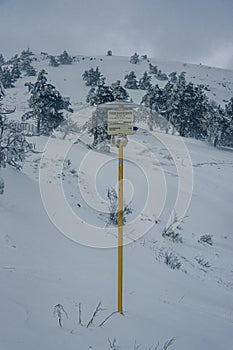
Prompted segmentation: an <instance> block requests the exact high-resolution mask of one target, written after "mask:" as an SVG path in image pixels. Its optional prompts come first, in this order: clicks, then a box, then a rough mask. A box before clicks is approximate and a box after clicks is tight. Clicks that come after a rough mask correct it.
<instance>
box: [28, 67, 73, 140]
mask: <svg viewBox="0 0 233 350" xmlns="http://www.w3.org/2000/svg"><path fill="white" fill-rule="evenodd" d="M46 75H47V73H46V72H45V70H42V71H40V72H39V74H38V77H37V81H36V83H35V84H31V85H30V93H31V97H30V98H29V101H28V102H29V107H30V108H31V110H30V111H29V112H27V113H25V114H24V115H23V116H22V120H27V119H30V118H33V119H35V120H36V121H37V132H38V134H40V133H42V134H45V135H48V134H50V133H51V132H52V131H53V130H54V129H55V128H56V127H57V126H58V125H59V124H60V123H61V122H62V121H63V120H64V117H63V112H62V110H67V111H69V112H73V110H72V109H71V108H70V101H69V98H67V97H62V96H61V94H60V92H59V91H57V90H56V88H55V86H53V85H52V84H48V83H47V78H46Z"/></svg>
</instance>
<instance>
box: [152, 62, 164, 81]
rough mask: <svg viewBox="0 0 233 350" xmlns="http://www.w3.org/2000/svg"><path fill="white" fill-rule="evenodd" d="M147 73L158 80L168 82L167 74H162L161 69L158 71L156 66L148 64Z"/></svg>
mask: <svg viewBox="0 0 233 350" xmlns="http://www.w3.org/2000/svg"><path fill="white" fill-rule="evenodd" d="M149 73H150V74H152V75H154V76H155V78H156V79H158V80H168V76H167V74H166V73H163V72H162V71H161V69H158V67H157V66H153V64H151V63H149Z"/></svg>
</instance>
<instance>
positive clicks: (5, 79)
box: [0, 67, 15, 89]
mask: <svg viewBox="0 0 233 350" xmlns="http://www.w3.org/2000/svg"><path fill="white" fill-rule="evenodd" d="M0 80H1V82H2V85H3V87H4V88H5V89H9V88H13V87H14V86H15V85H14V82H15V80H14V79H13V77H12V74H11V71H10V69H9V68H8V67H3V68H2V67H0Z"/></svg>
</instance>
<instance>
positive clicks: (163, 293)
mask: <svg viewBox="0 0 233 350" xmlns="http://www.w3.org/2000/svg"><path fill="white" fill-rule="evenodd" d="M21 56H22V55H21ZM28 57H31V59H29V61H27V59H28ZM67 60H68V61H69V60H70V56H69V55H68V56H67V55H66V53H65V52H63V53H62V54H61V55H59V56H53V57H51V56H49V55H48V54H46V53H43V54H40V55H35V56H34V55H32V56H30V55H28V52H27V51H25V52H24V54H23V60H21V61H20V62H21V63H20V65H19V67H18V68H19V70H20V71H21V74H20V75H21V76H20V77H18V78H17V79H16V78H15V81H14V82H13V80H12V82H13V83H12V84H13V85H15V87H12V88H8V87H7V86H5V88H4V89H2V92H3V93H4V94H5V96H4V98H3V99H2V103H3V104H2V111H7V109H9V110H10V109H11V108H12V107H14V106H15V107H16V111H15V112H14V113H11V114H8V121H6V120H5V119H4V118H2V121H3V124H2V125H4V127H3V126H1V127H0V129H1V140H0V141H1V144H0V146H1V147H2V146H3V145H4V147H5V148H3V147H2V148H1V149H0V152H1V153H0V155H1V158H0V164H1V165H6V167H1V168H0V179H1V178H3V179H4V185H3V181H0V192H3V191H4V194H3V195H0V285H1V288H0V300H1V313H0V324H1V327H0V349H1V350H14V349H18V350H21V349H22V350H25V349H32V348H33V349H35V350H37V349H38V350H39V349H45V350H47V349H48V350H51V349H57V350H61V349H63V348H64V347H66V348H67V349H69V350H73V349H77V348H78V349H93V350H100V349H101V350H102V349H119V350H126V349H127V350H128V349H132V350H136V349H145V350H147V349H158V350H160V349H161V350H162V349H167V348H169V349H179V350H186V349H189V350H196V349H200V350H219V349H223V350H225V349H230V348H231V346H232V322H233V313H232V297H233V282H232V281H233V280H232V278H233V275H232V271H233V258H232V250H233V235H232V199H233V188H232V169H233V153H232V149H231V148H229V147H228V148H223V147H217V148H216V147H213V145H212V144H211V142H210V143H208V142H207V141H206V140H204V139H205V137H204V136H206V135H204V136H203V138H202V139H201V140H200V139H199V140H195V138H193V137H180V136H179V135H178V132H177V131H178V128H177V126H178V124H177V125H176V129H177V130H176V131H175V132H174V135H173V134H172V133H173V130H172V127H170V125H169V128H168V129H169V130H167V131H168V133H167V134H166V128H167V124H166V122H168V121H169V120H168V119H166V115H165V117H164V116H159V117H158V114H159V113H160V112H161V111H162V107H164V106H165V102H166V101H168V100H166V99H165V102H164V99H162V102H161V105H160V110H156V108H157V107H156V106H158V105H157V104H155V103H154V100H152V99H151V95H150V96H149V97H148V98H147V99H145V101H147V102H148V101H149V102H151V101H152V102H153V103H152V102H151V103H152V105H151V106H152V107H151V109H150V107H149V106H148V105H147V106H145V105H144V106H142V109H141V110H137V111H136V113H137V126H138V127H139V130H138V131H137V133H135V134H134V135H132V136H129V137H128V139H129V141H128V144H127V147H125V149H124V156H125V161H124V204H125V206H128V208H129V210H128V213H127V215H126V224H125V226H124V241H125V243H126V245H125V246H124V282H123V309H124V316H123V315H120V314H118V313H115V311H116V308H117V306H116V305H117V249H116V246H117V228H116V227H114V226H113V225H112V223H111V220H110V210H111V206H110V204H109V201H108V195H107V194H108V192H109V191H108V190H109V189H110V190H111V191H112V192H111V193H114V191H113V190H114V189H115V188H116V186H117V156H118V154H117V148H115V147H110V146H109V147H110V152H99V151H98V150H97V149H93V148H92V147H91V146H90V145H91V144H92V142H93V136H92V135H91V132H90V128H89V126H90V124H89V120H90V118H91V116H92V113H93V111H95V108H96V106H95V104H96V103H95V102H96V101H97V100H96V98H97V97H98V98H100V97H101V96H103V94H102V95H101V94H100V95H99V96H98V93H97V92H98V88H99V86H100V85H101V88H103V86H104V87H108V89H105V90H102V91H104V92H105V95H104V96H108V98H110V99H112V97H111V96H113V97H114V96H116V95H117V94H118V96H123V95H124V94H125V91H126V93H127V96H126V95H124V98H127V99H128V100H130V99H131V100H132V101H133V102H135V103H136V104H140V103H141V101H142V99H143V96H145V95H146V93H147V92H148V91H149V90H150V87H149V86H148V85H147V84H148V82H149V83H150V84H152V86H155V85H156V84H158V88H156V93H157V95H156V99H157V100H156V103H157V102H158V101H159V100H158V96H161V95H159V93H160V92H161V91H162V90H164V88H165V86H166V84H167V83H168V82H169V81H170V80H171V79H173V83H174V86H175V87H176V88H179V87H181V85H178V82H177V80H176V77H177V79H178V77H181V78H182V77H184V76H185V79H186V83H185V88H186V87H187V86H188V84H189V83H190V82H191V83H193V84H194V85H195V86H196V85H197V84H201V85H203V89H204V92H205V94H206V96H207V97H208V101H209V102H208V101H207V102H208V103H210V102H211V100H215V101H216V104H214V105H213V106H214V107H213V108H215V109H214V110H215V112H216V113H217V108H219V109H218V112H219V113H220V112H221V111H223V112H224V113H225V112H227V113H228V114H227V118H228V117H229V116H230V111H229V108H228V109H226V108H225V106H226V105H228V104H229V103H230V101H231V98H232V97H233V71H230V70H223V69H217V68H214V67H207V66H204V65H193V64H189V63H179V62H172V61H171V62H164V61H161V60H157V59H154V58H153V59H152V58H147V57H146V56H145V55H144V56H139V57H137V56H135V55H133V57H131V58H130V57H119V56H114V55H111V54H110V52H109V54H108V55H104V56H98V57H97V56H96V57H94V56H93V57H87V56H82V55H78V56H72V60H71V61H70V62H68V61H67ZM130 61H131V62H130ZM17 62H18V60H17V57H15V59H14V60H13V61H11V62H8V63H7V64H6V62H2V68H1V69H2V70H1V74H3V72H2V71H3V70H4V69H5V70H6V69H9V72H11V73H12V69H13V67H14V74H16V75H17V69H16V68H17ZM22 62H23V64H22ZM18 63H19V62H18ZM0 65H1V57H0ZM7 66H8V68H7ZM97 67H98V69H97ZM22 68H23V69H22ZM33 69H34V70H35V71H33ZM42 70H44V71H45V72H43V71H42ZM90 71H91V72H90ZM132 71H133V72H134V73H135V77H136V88H132V85H131V84H135V78H134V77H133V75H132V74H131V72H132ZM153 71H154V72H153ZM39 72H40V79H38V73H39ZM85 72H86V74H85ZM145 72H146V73H147V74H145ZM172 72H177V73H176V74H172V75H171V73H172ZM182 72H186V73H185V74H183V73H182ZM46 73H48V74H46ZM4 74H5V77H6V74H8V73H6V71H5V73H4ZM34 74H35V75H34ZM92 74H94V75H95V76H97V77H98V79H97V80H98V81H100V82H101V81H102V83H101V84H99V85H98V84H97V86H95V84H94V85H91V84H90V85H88V86H87V85H86V82H87V81H88V79H90V78H92V77H93V76H92ZM148 76H151V79H149V80H148ZM181 78H180V79H181ZM8 79H9V77H8ZM117 81H120V84H119V83H118V82H117ZM127 82H128V84H129V85H126V86H125V84H126V83H127ZM181 82H183V80H182V79H181V80H180V83H181ZM25 83H27V85H26V86H25ZM5 84H6V81H5ZM113 84H115V85H113ZM145 85H147V86H148V89H147V90H144V88H145ZM121 88H123V90H125V91H123V90H122V89H121ZM189 88H190V90H186V92H187V91H188V93H190V96H191V93H192V91H193V90H192V86H191V85H189ZM90 89H93V91H92V92H93V93H94V94H92V95H91V94H89V93H90ZM159 89H161V90H159ZM168 90H169V89H168ZM153 91H154V93H155V90H153ZM172 91H173V90H172ZM174 91H175V90H174ZM180 91H181V90H178V91H177V93H180ZM32 92H34V94H33V93H32ZM48 92H49V94H48V95H46V94H47V93H48ZM41 93H44V94H45V95H44V99H41V95H40V94H41ZM88 94H89V97H90V100H89V102H90V101H94V102H93V105H92V106H91V105H90V104H91V103H88V102H87V100H86V99H87V96H88ZM96 96H97V97H96ZM163 96H164V95H163ZM186 96H187V95H186ZM200 96H202V95H201V94H200ZM173 97H174V95H173ZM28 100H29V102H28ZM38 101H39V102H40V109H38ZM51 101H53V102H54V101H56V104H54V105H53V104H52V102H51ZM42 102H43V103H42ZM149 102H148V103H149ZM202 102H203V105H202V106H203V108H204V107H205V106H206V105H205V103H206V100H205V98H204V99H203V100H202ZM49 103H51V105H50V107H51V106H52V107H51V108H47V109H46V106H48V105H49ZM174 105H176V106H177V109H176V111H177V110H179V108H180V107H181V105H180V104H179V103H178V102H177V100H176V101H175V100H174ZM219 105H220V106H219ZM170 106H171V105H169V108H170ZM65 107H67V108H65ZM145 107H147V108H145ZM194 107H195V108H196V106H194ZM3 108H4V109H3ZM148 111H149V112H148ZM163 111H164V110H163ZM169 111H171V109H169ZM186 111H187V109H185V111H184V112H186ZM203 111H204V109H203ZM34 112H35V113H38V115H40V119H38V118H37V119H36V117H35V115H33V116H32V117H30V114H29V115H28V114H27V113H34ZM150 112H151V114H150ZM46 113H47V114H46ZM56 113H58V114H56ZM23 115H26V116H28V117H29V118H28V119H27V120H24V123H25V125H26V124H29V125H33V126H32V127H31V129H30V130H28V129H27V130H26V131H27V132H26V136H25V135H24V133H22V132H21V130H18V129H17V128H19V124H20V123H21V117H22V116H23ZM56 115H59V117H60V118H61V119H62V118H64V120H65V123H64V124H63V126H62V127H58V128H57V129H56V130H55V131H54V132H53V133H52V137H50V134H49V133H50V132H51V129H53V128H54V127H55V124H51V123H48V121H49V120H50V119H49V118H54V116H56ZM177 115H178V114H175V110H174V111H173V115H172V116H173V121H176V123H178V119H175V118H177ZM216 115H217V114H216ZM216 115H215V123H214V124H212V129H211V130H215V129H214V127H215V126H216V123H217V121H218V120H219V115H221V113H220V114H218V115H217V117H216ZM2 116H4V114H2ZM45 116H46V118H45ZM150 116H152V121H153V123H152V124H151V123H149V122H148V118H149V117H150ZM153 118H154V119H153ZM158 118H162V121H163V122H165V124H166V125H163V124H162V123H161V124H160V125H158V123H157V122H158V120H161V119H158ZM208 118H209V117H208ZM222 118H223V120H225V119H224V118H225V116H222ZM25 119H26V118H25ZM61 119H60V121H61ZM38 120H40V125H39V127H40V128H41V135H40V136H38V135H35V134H36V133H37V131H38V130H37V129H38V123H37V122H38ZM51 120H54V119H51ZM208 120H209V119H208ZM216 120H217V121H216ZM13 121H16V122H17V123H16V122H13ZM169 122H172V120H170V121H169ZM204 122H205V121H204ZM204 122H203V120H202V123H201V128H202V126H203V124H204ZM171 125H172V124H171ZM195 125H196V124H195ZM198 125H199V127H200V124H198ZM224 125H225V124H224ZM218 126H219V124H217V126H216V130H218V129H217V127H218ZM25 127H26V126H25ZM27 127H28V126H27ZM49 128H50V129H49ZM16 129H17V130H16ZM185 130H187V128H186V129H185ZM201 130H202V129H201ZM203 130H204V129H203ZM203 130H202V131H203ZM16 131H17V133H15V132H16ZM224 132H225V129H224ZM48 134H49V135H48ZM223 134H224V133H223ZM16 135H17V137H16ZM19 135H20V136H19ZM28 135H31V136H28ZM190 135H191V134H190ZM227 135H228V136H229V135H230V133H229V132H228V133H227ZM186 136H188V135H186ZM194 136H195V135H194ZM207 136H208V135H207ZM10 137H11V138H10ZM9 140H11V141H12V142H11V143H9V142H8V141H9ZM229 140H231V139H230V138H229ZM32 144H33V145H35V148H33V147H32V146H31V145H32ZM12 145H14V148H12ZM217 146H219V145H218V144H217ZM31 150H32V151H33V152H32V151H31ZM14 151H15V153H14ZM18 151H20V153H17V152H18ZM16 154H21V155H22V154H23V155H24V156H25V162H24V165H23V168H22V170H21V171H19V170H17V169H15V168H17V166H16V167H12V166H10V165H9V163H12V162H13V161H14V162H15V164H19V165H21V161H22V160H23V159H21V158H20V157H17V156H16ZM22 158H23V157H22ZM11 165H13V166H14V164H13V163H12V164H11ZM104 248H105V249H104ZM100 302H101V304H100ZM109 316H110V317H109ZM158 343H159V345H157V344H158Z"/></svg>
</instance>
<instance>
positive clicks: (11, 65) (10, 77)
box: [0, 49, 36, 89]
mask: <svg viewBox="0 0 233 350" xmlns="http://www.w3.org/2000/svg"><path fill="white" fill-rule="evenodd" d="M33 56H34V55H33V53H32V52H31V51H30V50H29V49H27V50H24V51H22V52H21V54H20V56H18V55H15V56H14V57H12V58H11V59H10V60H9V61H7V62H6V61H5V59H4V57H3V55H2V54H0V80H1V82H2V85H3V86H4V88H6V89H8V88H13V87H14V86H15V82H16V81H17V79H19V78H20V77H21V76H22V74H24V75H25V76H35V75H36V70H35V68H34V67H33V66H32V61H33V59H34V58H33Z"/></svg>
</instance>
